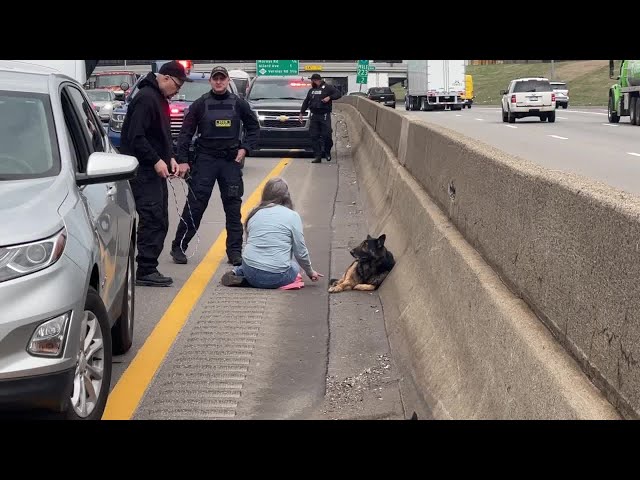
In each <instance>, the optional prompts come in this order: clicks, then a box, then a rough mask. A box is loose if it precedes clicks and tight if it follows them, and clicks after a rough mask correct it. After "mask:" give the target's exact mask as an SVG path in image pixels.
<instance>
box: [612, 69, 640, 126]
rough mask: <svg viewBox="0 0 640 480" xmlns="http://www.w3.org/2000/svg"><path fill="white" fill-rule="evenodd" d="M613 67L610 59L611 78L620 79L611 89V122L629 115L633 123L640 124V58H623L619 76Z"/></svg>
mask: <svg viewBox="0 0 640 480" xmlns="http://www.w3.org/2000/svg"><path fill="white" fill-rule="evenodd" d="M613 68H614V67H613V60H609V78H614V79H615V80H617V81H618V83H616V84H614V85H612V86H611V88H610V89H609V104H608V108H607V112H608V114H609V123H618V122H619V121H620V117H626V116H629V120H630V123H631V125H640V60H622V63H621V64H620V75H618V76H617V77H614V71H613Z"/></svg>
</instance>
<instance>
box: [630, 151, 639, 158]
mask: <svg viewBox="0 0 640 480" xmlns="http://www.w3.org/2000/svg"><path fill="white" fill-rule="evenodd" d="M627 153H628V154H629V155H633V156H634V157H640V153H636V152H627Z"/></svg>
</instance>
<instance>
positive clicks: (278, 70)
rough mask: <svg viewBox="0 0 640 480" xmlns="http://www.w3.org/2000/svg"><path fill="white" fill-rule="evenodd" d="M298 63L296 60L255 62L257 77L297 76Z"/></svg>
mask: <svg viewBox="0 0 640 480" xmlns="http://www.w3.org/2000/svg"><path fill="white" fill-rule="evenodd" d="M299 69H300V63H299V61H298V60H256V73H257V74H258V75H267V76H269V75H270V76H279V75H298V73H300V72H299Z"/></svg>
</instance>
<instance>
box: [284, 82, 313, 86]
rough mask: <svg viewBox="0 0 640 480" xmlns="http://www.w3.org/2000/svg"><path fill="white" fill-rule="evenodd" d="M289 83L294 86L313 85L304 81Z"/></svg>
mask: <svg viewBox="0 0 640 480" xmlns="http://www.w3.org/2000/svg"><path fill="white" fill-rule="evenodd" d="M289 85H290V86H292V87H311V84H310V83H304V82H290V83H289Z"/></svg>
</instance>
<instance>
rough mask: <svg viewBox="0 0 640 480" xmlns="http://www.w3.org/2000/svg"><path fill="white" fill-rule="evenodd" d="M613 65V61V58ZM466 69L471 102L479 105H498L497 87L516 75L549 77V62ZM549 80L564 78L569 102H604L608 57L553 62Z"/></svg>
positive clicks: (608, 84)
mask: <svg viewBox="0 0 640 480" xmlns="http://www.w3.org/2000/svg"><path fill="white" fill-rule="evenodd" d="M616 68H617V62H616ZM467 73H469V74H470V75H473V83H474V87H475V95H476V99H475V102H476V103H477V104H480V105H498V104H499V103H500V90H502V89H506V88H507V86H508V84H509V81H510V80H512V79H514V78H518V77H528V76H543V77H547V78H549V79H550V80H551V64H549V63H535V64H502V65H469V66H468V67H467ZM553 80H558V81H565V82H567V85H568V86H569V104H570V105H573V106H576V105H596V106H606V105H607V95H608V92H609V86H610V85H611V84H612V83H614V80H611V79H610V78H609V61H608V60H587V61H575V62H556V64H555V76H554V78H553Z"/></svg>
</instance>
